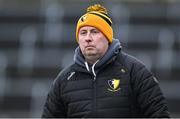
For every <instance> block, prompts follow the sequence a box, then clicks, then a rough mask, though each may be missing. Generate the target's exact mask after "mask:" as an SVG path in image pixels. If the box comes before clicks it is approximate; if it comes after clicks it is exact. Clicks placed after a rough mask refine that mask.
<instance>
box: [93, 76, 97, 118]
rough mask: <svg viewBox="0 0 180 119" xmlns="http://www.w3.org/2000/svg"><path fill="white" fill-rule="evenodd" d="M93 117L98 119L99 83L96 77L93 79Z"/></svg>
mask: <svg viewBox="0 0 180 119" xmlns="http://www.w3.org/2000/svg"><path fill="white" fill-rule="evenodd" d="M93 78H94V80H93V108H92V109H93V117H97V81H96V76H94V77H93Z"/></svg>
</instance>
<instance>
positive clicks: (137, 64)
mask: <svg viewBox="0 0 180 119" xmlns="http://www.w3.org/2000/svg"><path fill="white" fill-rule="evenodd" d="M121 56H122V62H123V63H124V65H126V67H127V68H128V69H129V70H130V69H132V68H133V69H136V70H139V69H141V68H145V67H146V66H145V64H144V63H143V62H142V61H140V60H139V59H137V58H136V57H134V56H132V55H129V54H127V53H124V52H122V53H121Z"/></svg>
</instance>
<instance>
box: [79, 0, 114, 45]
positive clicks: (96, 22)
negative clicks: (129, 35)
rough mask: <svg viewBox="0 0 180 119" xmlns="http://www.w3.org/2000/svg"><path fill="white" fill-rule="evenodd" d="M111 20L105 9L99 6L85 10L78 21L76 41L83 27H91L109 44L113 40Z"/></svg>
mask: <svg viewBox="0 0 180 119" xmlns="http://www.w3.org/2000/svg"><path fill="white" fill-rule="evenodd" d="M111 25H112V20H111V18H110V17H109V15H108V13H107V10H106V8H104V7H103V6H101V5H100V4H95V5H93V6H89V7H88V8H87V13H86V14H84V15H82V16H81V17H80V19H79V20H78V23H77V27H76V40H77V41H78V34H79V30H80V28H81V27H83V26H93V27H95V28H97V29H98V30H100V31H101V32H102V33H103V34H104V35H105V36H106V38H107V39H108V41H109V43H112V40H113V29H112V27H111Z"/></svg>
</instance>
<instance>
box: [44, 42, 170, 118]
mask: <svg viewBox="0 0 180 119" xmlns="http://www.w3.org/2000/svg"><path fill="white" fill-rule="evenodd" d="M74 59H75V63H74V64H72V65H71V66H69V67H67V68H66V69H64V70H63V71H61V73H60V74H59V75H58V76H57V78H56V79H55V81H54V83H53V85H52V87H51V90H50V92H49V94H48V97H47V100H46V103H45V106H44V110H43V114H42V117H43V118H46V117H82V118H85V117H169V112H168V108H167V103H166V100H165V98H164V96H163V94H162V92H161V89H160V87H159V84H158V81H157V80H156V78H155V77H154V76H153V74H152V73H151V72H150V71H149V70H148V69H147V68H146V67H145V66H144V64H143V63H141V62H140V61H138V60H137V59H136V58H134V57H132V56H130V55H127V54H125V53H123V52H122V51H121V50H120V43H119V41H118V40H115V39H114V41H113V43H112V44H111V46H110V47H109V50H108V52H107V53H106V54H105V56H104V57H103V58H102V59H100V61H98V62H96V63H95V64H94V65H92V66H89V64H87V63H86V62H85V61H84V59H83V56H82V54H81V52H80V50H79V49H78V48H77V49H76V53H75V58H74Z"/></svg>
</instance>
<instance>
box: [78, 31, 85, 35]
mask: <svg viewBox="0 0 180 119" xmlns="http://www.w3.org/2000/svg"><path fill="white" fill-rule="evenodd" d="M86 33H87V32H86V31H80V32H79V34H80V35H85V34H86Z"/></svg>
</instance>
